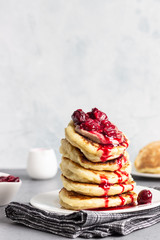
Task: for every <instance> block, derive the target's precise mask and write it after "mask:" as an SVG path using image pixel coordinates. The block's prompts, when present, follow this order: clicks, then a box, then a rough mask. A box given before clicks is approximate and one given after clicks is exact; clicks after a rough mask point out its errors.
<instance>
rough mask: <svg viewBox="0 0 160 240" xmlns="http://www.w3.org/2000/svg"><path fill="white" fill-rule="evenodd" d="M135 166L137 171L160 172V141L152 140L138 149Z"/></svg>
mask: <svg viewBox="0 0 160 240" xmlns="http://www.w3.org/2000/svg"><path fill="white" fill-rule="evenodd" d="M135 167H136V169H137V171H139V172H144V173H145V172H146V173H155V174H156V173H160V141H156V142H152V143H150V144H148V145H146V146H145V147H144V148H142V149H141V150H140V152H139V154H138V156H137V158H136V160H135Z"/></svg>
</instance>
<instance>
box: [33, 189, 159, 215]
mask: <svg viewBox="0 0 160 240" xmlns="http://www.w3.org/2000/svg"><path fill="white" fill-rule="evenodd" d="M136 189H139V191H141V190H142V189H148V190H151V191H154V192H155V193H154V194H156V192H157V193H159V196H160V191H159V190H157V189H154V188H151V187H147V186H141V185H137V186H136V187H135V190H136ZM59 191H60V189H55V190H53V191H48V192H43V193H40V194H37V195H35V196H33V197H32V198H31V199H30V201H29V203H30V204H31V205H32V206H33V207H35V208H38V209H41V210H43V211H47V212H50V213H57V214H59V215H67V214H71V213H74V212H77V211H78V210H69V209H63V208H57V207H56V206H55V207H54V206H53V210H52V211H51V210H47V209H45V208H41V207H37V204H35V203H34V200H35V198H37V197H39V196H43V195H47V194H56V195H57V197H58V192H59ZM159 205H160V199H159V200H158V201H156V202H154V203H148V204H144V205H138V206H133V207H131V208H126V209H117V210H109V211H100V210H99V211H97V212H100V213H102V212H103V213H117V214H118V213H124V212H126V213H129V212H135V211H141V210H146V209H151V208H154V207H157V206H159ZM56 209H57V210H56ZM82 211H92V210H82ZM93 211H94V210H93Z"/></svg>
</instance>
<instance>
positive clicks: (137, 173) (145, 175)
mask: <svg viewBox="0 0 160 240" xmlns="http://www.w3.org/2000/svg"><path fill="white" fill-rule="evenodd" d="M132 175H134V176H137V177H147V178H160V174H154V173H140V172H137V170H136V169H135V167H134V166H132Z"/></svg>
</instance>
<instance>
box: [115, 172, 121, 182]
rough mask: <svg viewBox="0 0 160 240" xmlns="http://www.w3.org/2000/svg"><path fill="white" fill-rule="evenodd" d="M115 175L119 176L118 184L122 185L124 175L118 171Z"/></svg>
mask: <svg viewBox="0 0 160 240" xmlns="http://www.w3.org/2000/svg"><path fill="white" fill-rule="evenodd" d="M114 173H115V174H116V175H117V176H118V183H121V182H122V175H121V174H120V173H119V172H117V171H114Z"/></svg>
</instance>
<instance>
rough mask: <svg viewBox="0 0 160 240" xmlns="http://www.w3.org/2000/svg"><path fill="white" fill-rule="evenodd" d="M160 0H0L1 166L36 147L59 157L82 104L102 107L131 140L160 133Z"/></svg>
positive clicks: (133, 151) (17, 163)
mask: <svg viewBox="0 0 160 240" xmlns="http://www.w3.org/2000/svg"><path fill="white" fill-rule="evenodd" d="M159 13H160V1H158V0H141V1H140V0H139V1H138V0H135V1H127V0H121V1H119V0H112V1H110V0H100V1H99V0H68V1H66V0H57V1H56V0H34V1H32V0H14V1H12V0H0V168H24V167H25V166H26V159H27V155H28V151H29V149H30V148H32V147H52V148H54V149H55V151H56V154H57V158H58V161H60V154H59V153H58V149H59V145H60V139H61V138H62V137H63V136H64V127H65V126H66V125H67V123H68V121H69V120H70V116H71V114H72V112H73V111H74V110H75V109H77V108H83V109H84V110H86V111H89V110H90V109H91V108H92V107H98V108H100V109H101V110H103V111H104V112H106V113H107V114H108V116H109V117H110V120H111V121H112V122H113V123H115V124H116V125H117V126H118V127H119V128H120V129H121V130H122V131H124V132H125V133H126V135H127V136H128V138H129V139H130V147H129V149H128V151H129V153H130V159H131V161H134V159H135V156H136V155H137V153H138V151H139V149H140V148H141V147H143V146H144V145H146V144H147V143H149V142H151V141H154V140H159V139H160V14H159Z"/></svg>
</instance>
